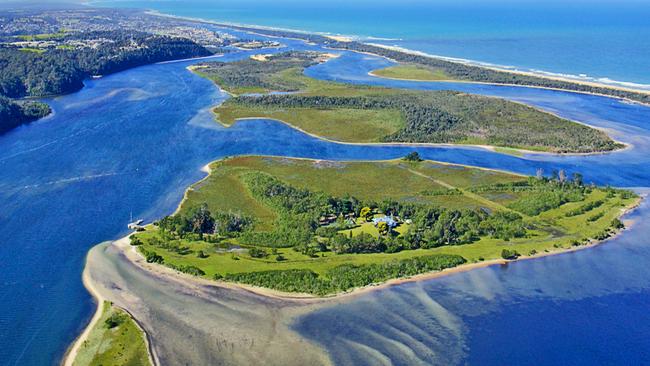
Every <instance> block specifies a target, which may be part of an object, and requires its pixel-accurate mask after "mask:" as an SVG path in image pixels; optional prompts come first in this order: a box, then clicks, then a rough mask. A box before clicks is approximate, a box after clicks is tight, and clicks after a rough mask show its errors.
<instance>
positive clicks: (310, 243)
mask: <svg viewBox="0 0 650 366" xmlns="http://www.w3.org/2000/svg"><path fill="white" fill-rule="evenodd" d="M638 200H639V198H638V196H637V195H636V194H634V193H633V192H631V191H627V190H621V189H614V188H611V187H596V186H594V185H589V184H585V183H584V182H583V180H582V177H581V175H580V174H578V173H574V174H573V175H572V176H568V174H567V173H566V172H564V171H558V172H553V173H552V174H551V176H550V177H545V176H544V175H543V172H541V171H540V172H539V174H538V176H537V177H526V176H521V175H517V174H512V173H507V172H501V171H494V170H488V169H482V168H475V167H468V166H461V165H453V164H443V163H438V162H434V161H423V160H422V159H420V158H419V155H418V154H417V152H413V153H411V154H409V155H408V156H406V157H405V158H404V159H399V160H389V161H372V162H371V161H355V162H350V161H324V160H309V159H295V158H282V157H267V156H242V157H233V158H226V159H222V160H219V161H216V162H214V163H212V164H211V165H210V174H209V176H208V177H206V178H205V179H203V180H201V181H200V182H198V183H196V184H195V185H193V186H192V187H190V188H189V189H188V190H187V192H186V195H185V198H184V200H183V202H182V203H181V205H180V207H179V209H178V211H177V212H176V213H175V214H173V215H171V216H167V217H164V218H163V219H161V220H159V221H156V222H155V223H154V224H153V225H150V226H147V227H146V228H143V229H142V230H143V231H140V232H137V233H136V234H134V235H133V236H131V238H130V243H131V245H132V246H136V247H137V248H138V250H139V252H140V253H141V254H142V255H143V256H144V257H145V258H146V260H147V262H150V263H158V264H162V265H165V266H168V267H170V268H172V269H174V270H177V271H179V272H183V273H186V274H190V275H194V276H199V277H205V278H208V279H214V280H217V281H228V282H234V283H240V284H244V285H251V286H254V287H263V288H269V289H273V290H277V291H280V292H282V293H300V294H310V295H313V296H328V295H332V294H339V293H344V292H348V291H351V290H353V289H356V288H361V287H364V286H369V285H374V284H378V283H382V282H385V281H388V280H391V279H396V278H404V277H411V276H416V275H422V274H428V273H436V272H439V271H444V270H447V269H450V268H454V267H459V266H461V268H462V266H467V265H485V264H492V263H495V261H497V262H498V261H503V260H514V259H517V258H520V257H534V256H540V255H547V254H552V253H558V252H563V251H567V250H574V249H576V248H582V247H585V246H589V245H592V244H594V243H597V242H600V241H602V240H605V239H607V238H609V237H610V236H612V235H614V234H615V233H616V232H617V231H618V230H620V229H622V228H623V227H624V225H623V223H622V222H621V221H620V220H619V217H620V216H621V215H622V214H623V212H624V211H625V210H627V209H629V208H631V207H632V206H634V205H635V204H636V203H637V202H638Z"/></svg>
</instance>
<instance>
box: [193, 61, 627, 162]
mask: <svg viewBox="0 0 650 366" xmlns="http://www.w3.org/2000/svg"><path fill="white" fill-rule="evenodd" d="M332 57H336V55H333V54H325V53H318V52H299V51H289V52H284V53H280V54H275V55H256V56H253V57H251V58H248V59H244V60H241V61H236V62H228V63H224V62H218V61H215V62H205V63H201V64H198V65H196V66H193V67H192V70H193V71H194V72H196V73H198V74H199V75H202V76H205V77H207V78H210V79H211V80H213V81H214V82H215V83H217V84H218V85H219V86H220V87H221V88H223V89H224V90H226V91H228V92H230V93H231V94H233V95H234V96H235V97H233V98H231V99H228V100H227V101H225V102H224V103H223V104H221V105H220V106H218V107H216V108H215V109H214V112H215V113H216V115H217V119H218V120H219V121H220V122H221V123H222V124H224V125H226V126H229V125H231V124H233V123H234V122H235V121H236V120H237V119H243V118H255V117H258V118H259V117H262V118H272V119H276V120H280V121H283V122H285V123H288V124H289V125H291V126H293V127H296V128H298V129H300V130H302V131H304V132H307V133H309V134H312V135H315V136H318V137H322V138H325V139H330V140H335V141H342V142H349V143H370V142H383V143H428V144H433V143H435V144H467V145H490V146H495V147H502V148H513V149H519V150H528V151H543V152H553V153H593V152H604V151H612V150H616V149H620V148H622V147H623V145H622V144H620V143H617V142H615V141H613V140H612V139H611V138H609V137H608V136H607V135H606V134H605V133H604V132H603V131H600V130H597V129H595V128H592V127H589V126H586V125H583V124H579V123H576V122H572V121H569V120H566V119H563V118H560V117H558V116H555V115H552V114H550V113H547V112H543V111H540V110H538V109H535V108H532V107H530V106H526V105H523V104H520V103H515V102H510V101H506V100H503V99H498V98H492V97H485V96H479V95H471V94H466V93H461V92H454V91H407V90H402V89H391V88H380V87H371V86H363V85H352V84H347V83H337V82H330V81H322V80H316V79H313V78H310V77H308V76H306V75H304V73H303V72H304V70H305V68H307V67H310V66H313V65H315V64H318V63H320V62H325V61H326V60H328V59H329V58H332ZM271 92H273V93H272V94H270V93H271ZM262 93H264V94H265V95H260V94H262ZM250 94H253V95H250Z"/></svg>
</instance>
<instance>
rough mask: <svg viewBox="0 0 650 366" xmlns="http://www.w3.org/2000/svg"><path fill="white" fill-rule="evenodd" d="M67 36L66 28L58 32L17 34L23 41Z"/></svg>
mask: <svg viewBox="0 0 650 366" xmlns="http://www.w3.org/2000/svg"><path fill="white" fill-rule="evenodd" d="M64 36H65V30H61V31H60V32H58V33H41V34H25V35H19V36H16V38H18V39H20V40H21V41H28V42H29V41H47V40H50V39H59V38H63V37H64Z"/></svg>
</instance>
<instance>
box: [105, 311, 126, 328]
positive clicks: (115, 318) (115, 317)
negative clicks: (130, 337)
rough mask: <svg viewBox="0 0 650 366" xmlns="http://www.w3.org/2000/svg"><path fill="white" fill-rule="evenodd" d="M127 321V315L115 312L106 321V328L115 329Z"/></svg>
mask: <svg viewBox="0 0 650 366" xmlns="http://www.w3.org/2000/svg"><path fill="white" fill-rule="evenodd" d="M125 321H126V315H123V314H118V313H113V314H111V315H110V316H109V317H108V319H106V320H105V321H104V324H105V325H106V328H108V329H113V328H115V327H117V326H119V325H121V324H122V323H124V322H125Z"/></svg>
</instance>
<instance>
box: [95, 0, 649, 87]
mask: <svg viewBox="0 0 650 366" xmlns="http://www.w3.org/2000/svg"><path fill="white" fill-rule="evenodd" d="M91 4H93V5H99V6H120V7H136V8H150V9H155V10H158V11H160V12H164V13H168V14H174V15H179V16H188V17H197V18H204V19H211V20H216V21H225V22H237V23H242V24H258V25H265V26H273V27H284V28H292V29H301V30H308V31H314V32H331V33H334V34H337V33H339V34H346V35H358V36H361V37H362V38H363V39H369V40H371V41H373V42H378V43H384V44H387V45H396V46H400V47H405V48H409V49H413V50H418V51H423V52H427V53H430V54H434V55H442V56H449V57H457V58H463V59H469V60H474V61H481V62H488V63H492V64H497V65H503V66H514V67H516V68H518V69H523V70H543V71H547V72H553V73H559V74H572V75H580V74H586V75H588V76H589V77H592V78H595V79H613V80H619V81H625V82H633V83H640V84H650V73H648V69H649V67H650V64H649V61H650V3H649V2H648V1H647V0H597V1H587V0H571V1H564V0H547V1H538V0H522V1H512V0H463V1H458V0H435V1H430V0H408V1H389V0H376V1H370V0H356V1H343V0H315V1H299V0H278V1H265V0H221V1H212V0H189V1H185V0H182V1H181V0H168V1H147V0H95V1H92V2H91ZM376 38H379V39H376Z"/></svg>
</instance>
